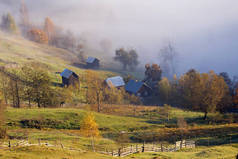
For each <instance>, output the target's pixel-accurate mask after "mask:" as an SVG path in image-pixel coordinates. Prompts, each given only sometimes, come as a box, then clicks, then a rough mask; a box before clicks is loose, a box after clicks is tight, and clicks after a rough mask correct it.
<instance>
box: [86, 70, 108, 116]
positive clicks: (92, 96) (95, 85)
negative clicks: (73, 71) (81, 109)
mask: <svg viewBox="0 0 238 159" xmlns="http://www.w3.org/2000/svg"><path fill="white" fill-rule="evenodd" d="M85 77H86V83H87V87H88V88H87V93H86V98H87V102H88V103H89V104H96V105H97V109H98V112H100V111H101V105H102V103H103V99H104V91H105V86H104V84H103V79H102V78H101V77H100V76H99V74H98V73H97V72H94V71H92V70H87V71H86V75H85Z"/></svg>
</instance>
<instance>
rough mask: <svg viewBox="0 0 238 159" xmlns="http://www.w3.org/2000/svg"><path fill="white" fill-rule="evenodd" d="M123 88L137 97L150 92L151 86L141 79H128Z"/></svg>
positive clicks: (145, 95)
mask: <svg viewBox="0 0 238 159" xmlns="http://www.w3.org/2000/svg"><path fill="white" fill-rule="evenodd" d="M125 90H126V91H127V92H128V93H130V94H134V95H136V96H139V97H147V96H149V95H151V94H152V88H150V87H149V86H148V85H147V84H146V83H144V82H141V81H135V80H130V81H129V82H128V83H127V84H126V86H125Z"/></svg>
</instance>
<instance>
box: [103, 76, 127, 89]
mask: <svg viewBox="0 0 238 159" xmlns="http://www.w3.org/2000/svg"><path fill="white" fill-rule="evenodd" d="M105 82H106V84H107V86H108V87H109V88H121V87H124V86H125V82H124V80H123V78H122V77H121V76H115V77H110V78H107V79H106V80H105Z"/></svg>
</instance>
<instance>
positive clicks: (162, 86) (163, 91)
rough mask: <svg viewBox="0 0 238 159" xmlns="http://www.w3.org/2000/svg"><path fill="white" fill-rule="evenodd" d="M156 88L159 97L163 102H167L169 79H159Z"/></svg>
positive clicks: (169, 92) (169, 94)
mask: <svg viewBox="0 0 238 159" xmlns="http://www.w3.org/2000/svg"><path fill="white" fill-rule="evenodd" d="M158 89H159V98H160V100H161V101H162V102H163V103H167V104H168V103H169V98H170V96H171V89H172V88H171V84H170V82H169V80H168V79H167V78H166V77H164V78H162V80H161V81H159V83H158Z"/></svg>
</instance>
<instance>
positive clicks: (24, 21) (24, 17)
mask: <svg viewBox="0 0 238 159" xmlns="http://www.w3.org/2000/svg"><path fill="white" fill-rule="evenodd" d="M20 27H21V30H22V33H23V34H24V35H26V34H27V32H28V31H29V30H30V28H31V24H30V20H29V14H28V9H27V6H26V4H25V2H24V0H21V8H20Z"/></svg>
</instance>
